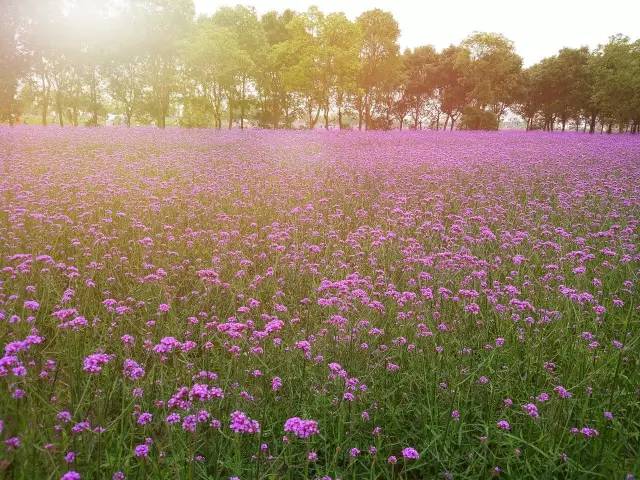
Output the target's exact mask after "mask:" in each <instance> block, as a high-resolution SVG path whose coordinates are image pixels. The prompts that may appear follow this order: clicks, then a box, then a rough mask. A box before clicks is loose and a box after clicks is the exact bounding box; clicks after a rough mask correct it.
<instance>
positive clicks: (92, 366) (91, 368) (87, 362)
mask: <svg viewBox="0 0 640 480" xmlns="http://www.w3.org/2000/svg"><path fill="white" fill-rule="evenodd" d="M112 358H113V355H107V354H106V353H93V354H91V355H89V356H87V357H85V359H84V366H83V370H84V371H85V372H88V373H92V374H93V373H100V372H101V371H102V367H103V366H104V365H106V364H107V363H109V361H111V359H112Z"/></svg>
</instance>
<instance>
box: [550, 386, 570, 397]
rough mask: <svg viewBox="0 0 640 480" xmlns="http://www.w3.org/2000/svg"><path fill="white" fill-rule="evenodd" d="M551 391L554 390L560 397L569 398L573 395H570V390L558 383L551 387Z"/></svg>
mask: <svg viewBox="0 0 640 480" xmlns="http://www.w3.org/2000/svg"><path fill="white" fill-rule="evenodd" d="M553 391H554V392H556V393H557V394H558V396H559V397H560V398H571V397H572V396H573V395H571V392H569V391H568V390H567V389H565V388H564V387H563V386H562V385H558V386H557V387H555V388H554V389H553Z"/></svg>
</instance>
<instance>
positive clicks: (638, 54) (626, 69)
mask: <svg viewBox="0 0 640 480" xmlns="http://www.w3.org/2000/svg"><path fill="white" fill-rule="evenodd" d="M594 75H595V89H594V90H595V93H594V98H595V103H596V105H598V108H599V110H600V112H601V115H602V121H603V123H606V124H607V131H608V132H611V129H612V125H613V124H614V123H617V124H618V129H619V131H621V132H622V131H624V130H625V129H626V128H627V126H629V125H630V126H631V131H632V132H634V133H635V132H636V131H637V130H638V125H639V123H640V42H638V41H636V42H634V43H632V42H631V41H630V40H629V38H628V37H625V36H621V35H618V36H614V37H611V39H610V40H609V43H607V44H606V45H603V46H601V47H600V48H599V49H598V52H597V54H596V60H595V62H594Z"/></svg>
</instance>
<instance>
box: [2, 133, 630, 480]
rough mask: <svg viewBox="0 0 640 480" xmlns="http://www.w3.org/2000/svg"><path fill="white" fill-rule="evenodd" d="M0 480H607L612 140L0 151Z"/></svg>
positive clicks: (104, 139) (626, 334)
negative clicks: (438, 479)
mask: <svg viewBox="0 0 640 480" xmlns="http://www.w3.org/2000/svg"><path fill="white" fill-rule="evenodd" d="M0 162H1V164H0V348H2V353H1V355H2V357H1V358H0V477H1V478H7V479H25V480H27V479H28V480H32V479H52V480H58V479H60V478H62V479H64V480H76V479H79V478H82V479H103V478H106V479H110V478H113V479H114V480H120V479H124V478H127V479H147V478H153V479H225V480H226V479H229V478H233V479H237V478H239V479H242V480H248V479H281V478H286V479H304V478H309V479H332V480H335V479H338V478H339V479H343V480H347V479H405V480H406V479H430V478H444V479H450V478H454V479H476V478H490V477H492V476H497V477H500V478H513V479H543V478H548V479H551V478H554V479H555V478H580V479H586V478H603V479H625V478H634V477H633V475H638V474H639V473H640V308H639V307H640V303H639V300H640V295H639V292H640V285H639V283H640V250H639V244H640V137H635V136H626V135H595V136H593V135H592V136H589V135H583V134H544V133H509V132H501V133H463V132H446V133H442V132H388V133H373V132H368V133H355V132H349V133H339V132H291V131H288V132H285V131H244V132H241V131H234V132H215V131H211V130H177V129H176V130H171V129H169V130H166V131H160V130H155V129H132V130H126V129H56V128H47V129H43V128H38V127H16V128H8V127H2V128H0Z"/></svg>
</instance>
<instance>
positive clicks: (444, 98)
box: [436, 45, 471, 130]
mask: <svg viewBox="0 0 640 480" xmlns="http://www.w3.org/2000/svg"><path fill="white" fill-rule="evenodd" d="M470 61H471V59H470V53H469V51H468V50H467V49H466V48H463V47H459V46H455V45H451V46H449V47H447V48H445V49H444V50H443V51H442V52H441V53H440V55H439V58H438V66H437V70H436V92H437V95H438V102H439V108H440V110H441V111H442V112H443V113H445V114H446V115H447V117H446V119H445V122H444V129H445V130H446V129H447V125H448V124H449V122H451V123H450V127H449V128H450V129H451V130H453V127H454V125H455V123H456V120H457V119H458V118H459V117H460V115H461V114H462V111H463V110H464V108H465V107H466V106H467V104H468V98H469V96H470V88H469V86H470V84H469V82H467V81H466V79H465V72H467V71H468V69H469V64H470Z"/></svg>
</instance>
